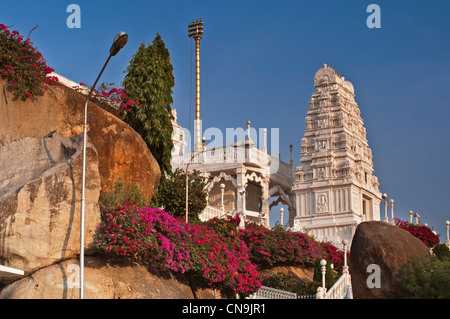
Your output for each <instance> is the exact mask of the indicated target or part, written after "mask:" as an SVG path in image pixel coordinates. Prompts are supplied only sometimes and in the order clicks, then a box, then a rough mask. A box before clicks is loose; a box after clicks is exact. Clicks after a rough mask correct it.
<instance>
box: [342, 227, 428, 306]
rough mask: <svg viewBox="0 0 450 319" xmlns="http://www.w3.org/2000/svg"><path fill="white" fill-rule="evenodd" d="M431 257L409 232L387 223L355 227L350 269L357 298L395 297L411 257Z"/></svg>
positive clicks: (422, 244)
mask: <svg viewBox="0 0 450 319" xmlns="http://www.w3.org/2000/svg"><path fill="white" fill-rule="evenodd" d="M415 257H417V258H430V253H429V251H428V247H427V246H426V245H425V244H424V243H422V241H420V240H419V239H418V238H416V237H414V236H413V235H411V234H410V233H409V232H407V231H406V230H403V229H401V228H399V227H397V226H393V225H390V224H388V223H385V222H379V221H370V222H363V223H361V224H359V225H358V227H357V228H356V232H355V235H354V237H353V239H352V245H351V249H350V259H349V270H350V274H351V279H352V290H353V297H354V298H356V299H391V298H395V294H394V293H395V290H396V285H398V281H399V279H400V278H399V273H400V270H401V268H402V267H403V266H404V265H405V264H406V263H408V262H409V261H410V260H412V258H415Z"/></svg>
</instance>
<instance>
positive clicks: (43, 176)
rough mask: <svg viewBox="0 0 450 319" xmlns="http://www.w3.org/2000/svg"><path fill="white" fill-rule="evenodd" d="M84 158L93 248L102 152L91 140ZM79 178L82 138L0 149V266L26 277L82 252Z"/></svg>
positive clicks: (87, 228)
mask: <svg viewBox="0 0 450 319" xmlns="http://www.w3.org/2000/svg"><path fill="white" fill-rule="evenodd" d="M86 158H87V161H86V192H85V199H86V203H85V248H86V250H87V252H89V245H90V244H91V243H92V241H93V240H94V235H95V233H96V229H97V226H98V225H99V223H100V209H99V205H98V198H99V195H100V175H99V172H98V156H97V152H96V150H95V147H93V145H92V144H91V143H90V142H89V141H88V143H87V150H86ZM81 180H82V136H75V137H49V138H43V139H37V138H25V139H22V140H20V141H16V142H13V143H10V144H8V145H7V146H4V147H3V148H2V149H1V150H0V185H1V193H0V264H3V265H5V266H9V267H13V268H18V269H21V270H23V271H24V272H25V275H28V274H30V273H32V272H34V271H36V270H38V269H40V268H42V267H45V266H48V265H50V264H53V263H55V262H58V261H61V260H64V259H68V258H74V257H75V256H76V255H77V254H79V252H80V211H81ZM12 279H14V278H8V279H7V280H8V281H10V280H12ZM8 281H6V283H7V282H8ZM2 284H5V280H3V281H2V280H1V278H0V285H2Z"/></svg>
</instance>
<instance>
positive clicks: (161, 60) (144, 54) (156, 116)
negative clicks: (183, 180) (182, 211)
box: [123, 33, 175, 189]
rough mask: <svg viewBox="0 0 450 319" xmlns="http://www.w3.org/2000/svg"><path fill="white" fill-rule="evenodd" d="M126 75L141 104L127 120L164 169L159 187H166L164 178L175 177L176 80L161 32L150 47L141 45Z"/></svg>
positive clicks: (130, 92) (129, 89)
mask: <svg viewBox="0 0 450 319" xmlns="http://www.w3.org/2000/svg"><path fill="white" fill-rule="evenodd" d="M125 73H126V76H125V78H124V81H123V87H124V89H125V91H126V92H127V94H128V95H129V97H130V99H131V100H134V101H138V102H139V103H140V104H139V107H136V108H134V110H133V112H130V113H129V114H128V115H127V117H126V119H125V121H126V122H127V123H128V124H129V125H130V126H131V127H132V128H133V129H134V130H135V131H136V132H138V133H139V134H140V135H141V136H142V138H143V139H144V141H145V142H146V143H147V146H148V148H149V149H150V151H151V153H152V154H153V156H154V157H155V159H156V160H157V162H158V164H159V167H160V169H161V181H160V186H164V184H165V179H166V178H167V177H168V176H170V175H171V174H172V168H171V165H170V160H171V157H172V156H171V151H172V148H173V142H172V131H173V128H172V122H171V120H172V119H173V115H172V107H171V105H172V103H173V99H172V93H173V91H172V88H173V87H174V86H175V78H174V76H173V67H172V64H171V61H170V54H169V50H167V48H166V45H165V44H164V42H163V40H162V39H161V36H160V34H159V33H158V34H157V35H156V37H155V38H154V40H153V42H152V44H151V45H148V44H146V43H145V42H143V43H141V45H140V47H139V49H138V50H137V52H136V53H135V54H134V55H133V58H132V59H131V61H130V64H129V66H128V67H127V70H126V71H125ZM160 188H161V187H159V189H160Z"/></svg>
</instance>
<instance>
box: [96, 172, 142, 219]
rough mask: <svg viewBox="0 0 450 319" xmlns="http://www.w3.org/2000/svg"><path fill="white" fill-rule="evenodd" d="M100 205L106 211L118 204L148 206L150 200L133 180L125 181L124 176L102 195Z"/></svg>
mask: <svg viewBox="0 0 450 319" xmlns="http://www.w3.org/2000/svg"><path fill="white" fill-rule="evenodd" d="M99 202H100V205H102V207H103V209H104V210H106V211H110V210H113V209H114V208H115V207H117V206H138V207H145V206H148V204H149V200H148V199H147V198H145V197H144V194H143V192H141V191H140V190H139V188H138V186H137V185H136V184H134V183H131V182H125V181H124V180H123V178H122V177H119V178H118V180H117V181H116V182H115V183H114V187H113V188H112V189H111V190H109V191H106V192H103V193H102V194H101V195H100V200H99Z"/></svg>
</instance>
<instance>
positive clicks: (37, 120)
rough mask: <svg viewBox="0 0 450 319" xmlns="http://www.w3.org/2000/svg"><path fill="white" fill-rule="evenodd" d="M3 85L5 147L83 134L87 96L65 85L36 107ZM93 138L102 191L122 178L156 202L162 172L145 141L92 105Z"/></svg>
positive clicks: (0, 106)
mask: <svg viewBox="0 0 450 319" xmlns="http://www.w3.org/2000/svg"><path fill="white" fill-rule="evenodd" d="M5 87H6V82H5V81H4V80H1V79H0V89H2V90H1V91H3V94H2V97H1V98H0V114H2V116H0V147H1V146H4V145H7V144H9V143H11V142H13V141H17V140H21V139H23V138H26V137H35V138H43V137H45V136H47V135H48V134H49V133H51V132H54V131H59V132H61V133H62V135H63V136H76V135H81V134H82V133H83V122H84V105H85V96H84V95H82V94H81V93H79V92H77V91H75V90H73V89H72V88H69V87H66V86H64V85H51V86H49V89H48V91H46V93H45V95H44V96H42V97H38V98H36V99H35V100H33V101H30V100H27V101H22V100H20V99H19V100H13V98H12V94H11V93H9V92H8V91H7V90H3V88H5ZM87 119H88V136H89V138H90V139H91V141H92V144H93V145H94V146H95V148H96V149H97V153H98V158H99V164H98V165H99V172H100V177H101V186H102V191H105V190H108V189H111V188H112V186H113V185H114V182H115V181H116V180H117V179H118V177H122V178H123V180H125V181H130V182H132V183H135V184H137V185H138V186H139V189H140V190H141V191H143V192H144V194H145V195H146V196H147V197H148V198H151V197H152V196H153V195H154V194H155V192H156V189H157V187H158V182H159V178H160V176H161V171H160V169H159V165H158V163H157V161H156V160H155V158H154V157H153V155H152V154H151V153H150V151H149V149H148V147H147V145H146V144H145V142H144V140H143V139H142V137H141V136H140V135H139V134H138V133H136V132H135V131H134V130H133V129H132V128H131V127H130V126H129V125H127V124H126V123H124V122H123V121H121V120H120V119H119V118H117V117H116V116H114V115H112V114H111V113H109V112H107V111H105V110H103V109H102V108H100V107H98V106H97V105H95V104H94V103H92V102H89V104H88V117H87Z"/></svg>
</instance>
